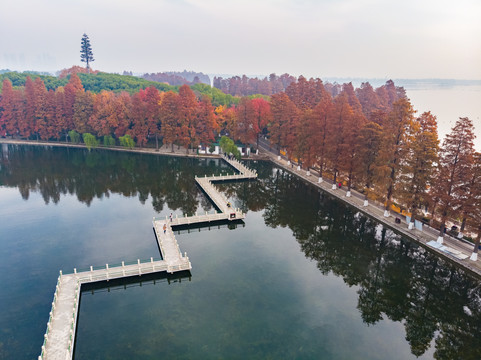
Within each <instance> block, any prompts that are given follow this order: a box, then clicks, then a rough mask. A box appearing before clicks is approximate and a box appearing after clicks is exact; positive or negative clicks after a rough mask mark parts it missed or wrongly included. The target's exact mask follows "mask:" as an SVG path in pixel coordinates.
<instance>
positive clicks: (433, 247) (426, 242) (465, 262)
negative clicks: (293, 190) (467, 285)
mask: <svg viewBox="0 0 481 360" xmlns="http://www.w3.org/2000/svg"><path fill="white" fill-rule="evenodd" d="M261 156H262V157H263V158H266V159H269V160H270V161H272V162H273V163H274V164H275V165H276V166H278V167H280V168H282V169H284V170H286V171H289V172H290V173H292V174H294V175H296V176H298V177H300V178H301V179H303V180H304V181H306V182H308V183H310V184H312V185H314V186H316V187H318V188H320V189H322V190H323V191H325V192H327V193H329V194H330V195H332V196H334V197H336V198H338V199H339V200H341V201H343V202H345V203H347V204H349V205H350V206H352V207H354V208H356V209H357V210H359V211H361V212H362V213H364V214H365V215H367V216H369V217H371V218H373V219H375V220H376V221H379V222H380V223H382V224H383V225H385V226H387V227H389V228H390V229H392V230H394V231H395V232H397V233H399V234H401V235H403V236H405V237H407V238H409V239H411V240H413V241H415V242H416V243H418V244H420V245H421V246H422V247H424V248H426V249H428V250H429V251H431V252H434V253H436V254H437V255H438V256H440V257H442V258H444V259H445V260H447V261H449V262H451V263H453V264H455V265H457V266H459V267H461V268H463V269H465V270H466V271H467V272H468V273H470V274H471V275H473V276H475V277H476V278H478V279H479V278H481V260H479V261H472V260H470V256H471V254H472V252H473V245H471V244H469V243H466V242H464V241H462V240H459V239H456V238H453V237H451V236H449V235H447V234H445V236H444V242H443V244H442V245H441V244H438V243H437V239H438V233H439V230H436V229H433V228H430V227H429V226H423V229H422V230H418V229H416V228H414V229H411V230H410V229H408V224H407V223H406V219H405V217H404V216H402V215H400V214H395V215H393V214H390V216H389V217H386V216H384V206H382V204H379V203H376V202H373V201H369V202H368V204H367V206H365V202H364V195H362V194H360V193H358V192H356V191H355V190H352V189H351V193H350V194H349V195H350V196H347V195H348V194H347V189H344V188H341V189H339V188H338V187H337V186H335V184H334V186H333V184H332V182H330V181H326V180H325V179H320V178H319V176H318V175H317V174H316V172H315V171H312V170H311V171H309V172H308V171H306V170H303V169H302V168H300V167H299V166H297V165H294V164H292V163H290V162H289V161H288V160H287V159H284V158H282V157H279V156H278V155H275V154H273V153H272V152H271V151H269V149H268V147H262V152H261ZM396 218H398V219H400V220H401V222H400V223H397V222H396Z"/></svg>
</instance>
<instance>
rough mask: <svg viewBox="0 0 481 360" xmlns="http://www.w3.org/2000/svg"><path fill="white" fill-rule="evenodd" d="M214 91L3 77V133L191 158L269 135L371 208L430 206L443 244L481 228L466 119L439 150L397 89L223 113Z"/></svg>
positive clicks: (329, 90) (367, 88) (307, 97)
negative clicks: (19, 81)
mask: <svg viewBox="0 0 481 360" xmlns="http://www.w3.org/2000/svg"><path fill="white" fill-rule="evenodd" d="M80 75H82V76H90V77H91V76H98V75H99V74H97V75H89V74H80ZM118 76H120V75H118ZM166 86H167V85H166ZM196 87H197V88H196ZM193 89H194V90H193ZM199 89H201V90H203V92H204V95H202V92H201V91H198V90H199ZM213 90H214V89H213V88H211V87H210V86H208V85H205V84H196V85H194V86H192V87H189V86H187V85H183V86H181V87H180V88H178V93H177V92H174V91H172V90H170V91H159V90H158V89H157V88H156V87H153V86H150V87H147V88H146V89H140V90H139V91H138V92H135V93H133V94H129V93H126V92H121V93H114V92H112V91H105V90H103V91H100V92H99V93H94V92H92V91H86V90H85V88H84V86H83V81H81V78H80V77H79V76H77V75H76V74H71V75H70V78H69V81H68V83H67V84H66V85H65V86H59V87H57V88H56V89H55V90H53V89H50V90H47V88H46V86H45V84H44V82H43V81H42V79H41V78H40V77H37V78H35V79H34V80H32V79H31V78H30V77H26V80H25V86H23V87H15V88H14V87H13V86H12V83H11V82H10V80H9V79H5V80H4V82H3V90H2V98H1V100H0V134H1V135H2V136H7V135H9V136H15V137H20V138H36V139H42V140H60V139H65V140H68V135H69V132H72V131H75V132H77V133H80V134H85V133H88V134H91V135H93V136H94V137H103V138H104V143H105V144H112V143H115V141H116V139H117V141H121V140H122V139H123V140H122V141H124V143H125V144H127V143H128V144H130V145H132V142H131V141H130V140H129V138H126V136H128V137H130V138H131V139H134V140H135V142H136V143H137V144H138V145H139V146H145V145H146V144H147V143H148V142H151V143H155V146H156V147H157V148H158V147H159V143H160V144H166V145H167V144H168V145H170V146H171V147H172V150H173V147H174V145H177V146H182V147H184V148H185V149H186V151H188V150H189V149H196V148H197V147H198V146H199V145H205V146H206V147H207V146H209V145H210V143H212V142H213V141H214V140H215V138H216V137H217V136H218V135H224V134H228V135H229V136H230V137H232V138H233V139H234V140H237V141H240V142H242V143H243V144H255V143H257V145H258V143H259V139H260V138H261V137H262V136H264V137H266V138H269V141H270V144H271V145H272V146H275V147H277V149H278V151H279V152H282V153H283V154H284V155H285V156H287V158H288V159H289V160H290V161H292V162H296V163H298V164H299V165H300V166H302V167H304V168H306V169H307V170H309V169H311V168H315V169H316V170H317V171H318V172H319V175H320V177H321V178H330V179H331V180H332V181H333V182H334V183H335V184H337V183H339V182H340V183H341V184H342V183H344V184H345V186H347V190H348V191H349V192H350V191H351V189H352V188H355V189H357V190H359V191H361V192H362V193H364V195H365V197H366V201H367V200H368V199H369V198H375V199H377V200H381V201H382V202H384V203H385V206H386V211H388V210H389V209H390V207H391V205H392V204H393V203H395V204H396V205H398V206H402V207H404V208H405V210H406V211H407V212H408V213H410V214H413V216H411V221H414V219H415V218H416V217H418V218H420V217H422V213H421V209H422V208H429V209H430V212H431V213H432V214H434V215H435V217H436V218H437V220H438V223H436V224H435V225H436V226H439V229H440V236H442V234H443V233H444V231H445V226H446V223H447V221H449V220H453V219H454V220H459V222H460V224H461V232H462V231H464V230H465V227H466V225H467V224H471V225H473V226H475V227H478V224H481V214H480V213H479V209H480V208H481V207H480V206H479V202H480V198H481V190H480V168H481V165H480V158H481V157H480V155H479V153H476V152H475V150H474V146H473V139H474V128H473V124H472V122H471V121H470V120H469V119H468V118H460V119H459V120H458V122H457V123H456V125H455V127H454V128H453V130H452V133H451V134H449V135H448V136H447V137H446V139H445V140H444V142H443V144H442V146H441V147H439V140H438V135H437V121H436V117H435V116H434V115H433V114H431V113H430V112H425V113H423V114H420V115H419V116H415V111H414V109H413V107H412V105H411V103H410V101H409V99H408V98H407V96H406V93H405V91H404V89H403V88H402V87H397V86H395V84H394V83H393V82H392V81H388V82H386V84H385V85H383V86H380V87H378V88H376V89H374V88H373V87H372V86H371V85H370V84H369V83H363V84H362V85H361V86H360V88H358V89H354V87H353V85H352V83H347V84H343V85H342V86H340V85H333V84H326V85H325V84H324V83H323V82H322V81H321V80H320V79H310V80H307V79H305V78H304V77H302V76H301V77H299V79H297V80H296V81H293V82H291V83H290V84H289V85H288V86H287V87H286V88H285V91H283V92H279V93H276V94H274V95H272V96H271V97H270V98H269V99H266V98H264V97H242V98H238V99H237V100H236V102H237V104H235V103H234V104H232V105H227V104H225V105H218V106H215V105H213V104H212V100H211V99H214V96H212V95H211V94H213V93H212V91H213ZM209 92H210V93H209ZM71 134H73V133H71ZM83 138H84V139H87V141H88V142H89V143H90V144H95V140H94V139H93V138H92V137H90V136H86V137H85V136H83ZM121 138H122V139H121Z"/></svg>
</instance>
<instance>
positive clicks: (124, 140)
mask: <svg viewBox="0 0 481 360" xmlns="http://www.w3.org/2000/svg"><path fill="white" fill-rule="evenodd" d="M119 141H120V145H122V146H124V147H127V148H129V149H133V148H134V146H135V141H134V139H132V138H131V137H130V135H129V134H127V135H124V136H121V137H119Z"/></svg>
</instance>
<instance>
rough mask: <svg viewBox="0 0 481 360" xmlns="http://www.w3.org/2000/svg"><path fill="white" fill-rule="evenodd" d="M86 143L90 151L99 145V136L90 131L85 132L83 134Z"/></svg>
mask: <svg viewBox="0 0 481 360" xmlns="http://www.w3.org/2000/svg"><path fill="white" fill-rule="evenodd" d="M82 137H83V140H84V144H85V146H87V149H88V150H89V151H90V150H91V149H92V148H94V147H97V146H98V145H99V142H98V140H97V138H96V137H95V136H94V135H92V134H90V133H84V134H82Z"/></svg>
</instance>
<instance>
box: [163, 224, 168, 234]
mask: <svg viewBox="0 0 481 360" xmlns="http://www.w3.org/2000/svg"><path fill="white" fill-rule="evenodd" d="M166 231H167V225H166V224H164V234H165V232H166Z"/></svg>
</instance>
